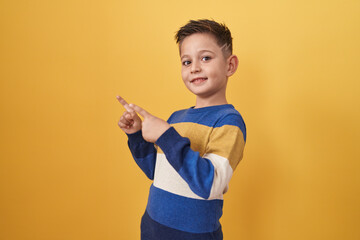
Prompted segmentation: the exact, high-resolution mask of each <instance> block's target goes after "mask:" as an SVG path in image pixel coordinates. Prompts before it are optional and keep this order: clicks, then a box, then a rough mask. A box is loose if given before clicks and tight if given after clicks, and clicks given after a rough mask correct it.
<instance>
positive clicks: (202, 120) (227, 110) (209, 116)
mask: <svg viewBox="0 0 360 240" xmlns="http://www.w3.org/2000/svg"><path fill="white" fill-rule="evenodd" d="M220 115H221V116H226V118H225V119H223V120H221V125H219V124H216V122H214V121H217V120H219V116H220ZM168 122H169V123H170V124H175V123H180V122H192V123H198V124H202V125H205V126H208V127H214V125H215V127H221V126H223V125H233V126H237V127H239V128H240V129H241V131H242V133H243V136H244V140H245V141H246V125H245V122H244V120H243V118H242V116H241V114H240V113H239V112H238V111H237V110H236V109H235V108H234V106H233V105H231V104H224V105H216V106H209V107H203V108H188V109H184V110H179V111H176V112H174V113H173V114H172V115H171V116H170V118H169V119H168Z"/></svg>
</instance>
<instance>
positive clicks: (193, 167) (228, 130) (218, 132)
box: [156, 115, 245, 199]
mask: <svg viewBox="0 0 360 240" xmlns="http://www.w3.org/2000/svg"><path fill="white" fill-rule="evenodd" d="M238 122H240V123H243V122H242V118H241V117H240V116H236V115H229V116H227V117H225V118H224V119H222V120H221V121H219V122H218V123H217V125H216V126H214V128H213V130H212V132H211V135H210V138H209V143H208V144H207V148H206V153H205V154H204V155H203V156H200V153H199V152H197V151H194V150H192V149H191V148H190V140H189V139H188V138H186V137H182V136H181V135H180V134H179V133H178V132H177V131H176V130H175V128H174V127H171V128H169V129H168V130H167V131H166V132H165V133H164V134H163V135H161V136H160V138H159V139H158V140H157V141H156V144H157V145H158V146H159V147H160V148H161V149H162V150H163V152H164V154H165V156H166V158H167V159H168V161H169V163H170V164H171V165H172V166H173V168H174V169H175V170H176V171H177V172H178V173H179V175H180V176H181V177H182V178H183V179H184V180H185V181H186V182H187V184H188V185H189V187H190V189H191V190H192V191H193V192H194V193H195V194H197V195H198V196H200V197H202V198H204V199H212V198H216V197H219V196H222V195H223V194H224V193H225V192H226V191H227V188H228V183H229V181H230V178H231V176H232V173H233V171H234V169H235V168H236V166H237V164H238V163H239V161H240V160H241V158H242V153H243V149H244V145H245V141H244V136H245V133H243V131H244V130H242V129H245V128H241V127H239V126H238V125H239V124H237V123H238Z"/></svg>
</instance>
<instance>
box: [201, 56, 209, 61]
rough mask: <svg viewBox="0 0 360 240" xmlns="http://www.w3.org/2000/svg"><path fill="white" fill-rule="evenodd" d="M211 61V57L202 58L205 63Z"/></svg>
mask: <svg viewBox="0 0 360 240" xmlns="http://www.w3.org/2000/svg"><path fill="white" fill-rule="evenodd" d="M210 59H211V57H209V56H205V57H203V58H202V60H203V61H209V60H210Z"/></svg>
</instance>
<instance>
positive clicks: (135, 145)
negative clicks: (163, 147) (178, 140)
mask: <svg viewBox="0 0 360 240" xmlns="http://www.w3.org/2000/svg"><path fill="white" fill-rule="evenodd" d="M116 98H117V99H118V101H119V102H120V103H121V104H122V105H123V107H124V108H125V109H126V111H125V112H124V113H123V115H122V116H121V118H120V121H119V123H118V125H119V127H120V128H121V129H122V130H123V131H124V132H125V133H126V135H127V136H128V146H129V148H130V151H131V154H132V156H133V157H134V160H135V162H136V163H137V165H138V166H139V167H140V168H141V169H142V170H143V172H144V173H145V174H146V176H147V177H148V178H150V179H151V180H153V179H154V171H155V162H156V152H157V151H156V149H155V147H154V144H153V143H150V142H147V141H145V140H144V138H143V137H142V131H141V128H142V121H141V119H140V117H139V116H138V115H137V114H136V112H135V111H134V110H133V109H132V108H131V107H130V106H129V104H128V103H127V102H126V101H125V99H123V98H122V97H120V96H117V97H116Z"/></svg>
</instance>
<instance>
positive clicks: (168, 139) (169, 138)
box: [155, 127, 183, 153]
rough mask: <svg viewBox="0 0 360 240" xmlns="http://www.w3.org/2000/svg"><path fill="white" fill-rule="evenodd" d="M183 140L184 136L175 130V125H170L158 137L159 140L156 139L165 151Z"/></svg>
mask: <svg viewBox="0 0 360 240" xmlns="http://www.w3.org/2000/svg"><path fill="white" fill-rule="evenodd" d="M181 140H183V137H182V136H181V135H180V134H179V133H178V132H177V131H176V130H175V128H174V127H170V128H169V129H168V130H166V131H165V132H164V133H163V134H162V135H161V136H160V137H159V138H158V140H156V142H155V144H156V145H158V146H159V147H160V148H161V149H162V150H163V152H164V153H166V152H167V151H168V150H170V149H171V148H173V147H174V146H175V145H176V143H178V142H180V141H181Z"/></svg>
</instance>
